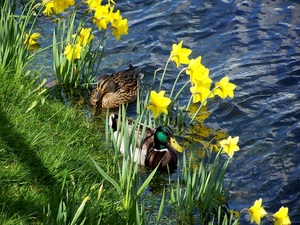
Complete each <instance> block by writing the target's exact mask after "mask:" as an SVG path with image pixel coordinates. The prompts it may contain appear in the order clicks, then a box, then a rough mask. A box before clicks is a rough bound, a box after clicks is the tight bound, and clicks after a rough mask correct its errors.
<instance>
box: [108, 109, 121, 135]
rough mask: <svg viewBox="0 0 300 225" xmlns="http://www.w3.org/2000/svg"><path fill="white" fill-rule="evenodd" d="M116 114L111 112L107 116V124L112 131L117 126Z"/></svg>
mask: <svg viewBox="0 0 300 225" xmlns="http://www.w3.org/2000/svg"><path fill="white" fill-rule="evenodd" d="M118 117H119V116H118V114H115V113H112V114H111V115H110V116H109V126H110V127H111V128H112V130H113V131H116V130H117V126H118Z"/></svg>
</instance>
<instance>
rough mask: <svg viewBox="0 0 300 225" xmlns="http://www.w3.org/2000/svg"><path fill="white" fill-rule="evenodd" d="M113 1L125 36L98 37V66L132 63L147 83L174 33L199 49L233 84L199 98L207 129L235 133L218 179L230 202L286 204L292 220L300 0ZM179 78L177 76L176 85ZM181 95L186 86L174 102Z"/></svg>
mask: <svg viewBox="0 0 300 225" xmlns="http://www.w3.org/2000/svg"><path fill="white" fill-rule="evenodd" d="M116 2H117V6H116V7H117V8H118V9H120V10H121V12H122V15H123V17H125V18H127V19H128V21H129V34H128V35H127V36H122V37H121V40H120V41H118V42H116V41H115V40H114V38H108V39H107V40H106V42H105V46H106V56H105V57H104V59H103V62H102V64H101V65H102V70H103V73H110V72H115V71H118V70H123V69H126V68H127V67H128V64H133V65H139V66H141V68H142V72H143V73H144V74H145V78H144V79H149V80H151V79H152V75H153V71H154V70H156V69H157V68H159V67H163V66H164V64H165V62H166V60H167V58H168V56H169V54H170V50H171V46H172V44H173V43H179V41H181V40H183V42H184V46H185V47H188V48H190V49H192V50H193V53H192V57H193V58H196V57H198V56H199V55H201V56H202V62H203V64H204V65H205V66H206V67H207V68H209V69H210V76H211V78H212V79H213V80H214V81H219V80H220V79H221V78H222V77H223V76H225V75H227V76H228V77H229V78H230V80H231V82H233V83H234V84H236V85H237V88H236V90H235V97H234V98H233V99H226V100H223V101H216V100H213V101H212V103H211V104H210V103H209V104H208V105H207V109H208V110H210V112H211V115H210V116H209V118H207V119H206V120H205V121H204V124H205V127H206V128H208V129H211V130H215V131H216V130H218V131H220V130H221V133H225V134H226V135H231V136H239V137H240V142H239V146H240V148H241V150H240V151H239V152H237V153H236V154H235V155H234V158H233V160H232V161H231V163H230V164H229V166H228V171H227V177H226V178H227V179H228V180H231V181H232V182H233V185H232V188H231V198H230V202H229V205H230V207H231V208H233V209H236V210H242V209H243V208H245V207H250V206H251V205H252V204H253V202H254V201H255V200H257V199H259V198H263V205H264V207H265V209H266V211H267V212H270V213H275V212H276V211H277V210H278V209H279V208H280V207H281V206H282V205H283V206H286V207H289V215H290V217H291V221H292V223H293V224H297V223H298V224H300V87H299V81H300V39H299V37H300V2H299V1H298V0H244V1H242V0H223V1H222V0H205V1H203V0H185V1H184V0H153V1H144V0H130V1H122V0H120V1H116ZM46 32H47V31H46ZM51 32H52V31H51ZM51 35H52V33H51ZM177 73H178V70H177V68H176V67H175V66H171V67H170V70H169V71H168V73H167V78H166V82H165V83H164V86H163V89H165V90H167V92H168V91H169V89H170V87H171V86H172V82H173V81H174V78H175V76H176V75H177ZM187 79H188V77H187V76H183V77H182V79H181V80H180V82H179V86H180V84H183V83H184V82H185V81H186V80H187ZM189 96H190V93H189V90H188V89H187V91H186V92H184V93H183V94H182V96H180V101H181V105H184V104H186V103H187V101H188V99H189ZM199 135H200V136H201V130H200V134H199ZM194 136H195V135H194ZM243 217H245V216H243ZM246 220H247V221H248V220H249V218H247V217H246Z"/></svg>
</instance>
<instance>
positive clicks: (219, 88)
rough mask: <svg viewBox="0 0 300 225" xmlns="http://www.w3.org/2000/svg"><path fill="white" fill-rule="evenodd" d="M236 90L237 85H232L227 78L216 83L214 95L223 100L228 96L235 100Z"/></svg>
mask: <svg viewBox="0 0 300 225" xmlns="http://www.w3.org/2000/svg"><path fill="white" fill-rule="evenodd" d="M235 88H236V85H235V84H232V83H230V82H229V78H228V77H227V76H225V77H223V78H222V79H221V80H220V82H216V87H215V90H214V94H215V95H218V96H220V97H221V98H222V99H225V98H226V97H227V96H229V97H230V98H233V96H234V94H233V90H234V89H235Z"/></svg>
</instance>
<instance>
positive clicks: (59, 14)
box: [24, 0, 128, 88]
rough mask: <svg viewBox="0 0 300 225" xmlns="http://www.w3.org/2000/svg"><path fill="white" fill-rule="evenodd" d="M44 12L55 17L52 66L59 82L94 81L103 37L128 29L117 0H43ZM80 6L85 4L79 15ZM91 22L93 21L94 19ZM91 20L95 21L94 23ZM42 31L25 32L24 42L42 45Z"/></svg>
mask: <svg viewBox="0 0 300 225" xmlns="http://www.w3.org/2000/svg"><path fill="white" fill-rule="evenodd" d="M38 6H41V7H42V8H41V11H42V14H43V15H44V16H46V17H49V18H51V19H52V20H53V21H55V22H56V23H55V30H54V33H53V45H52V46H53V70H54V75H55V78H56V81H57V83H58V84H60V85H63V86H65V87H71V88H77V87H78V86H79V85H81V86H85V87H88V86H90V85H91V83H92V81H93V79H94V77H93V74H95V73H96V71H97V70H98V67H99V65H100V62H101V60H102V55H103V49H104V46H103V45H102V41H103V38H104V37H105V34H106V31H108V30H111V34H112V35H113V36H115V38H116V39H117V40H120V38H121V36H122V35H126V34H127V33H128V24H127V19H124V18H123V17H122V15H121V13H120V10H116V9H115V2H114V1H112V0H109V1H108V2H107V3H106V4H103V3H102V1H101V0H86V1H80V2H79V3H77V4H76V5H75V0H43V1H42V3H41V4H38V5H37V6H36V8H38ZM79 7H81V8H82V7H85V8H86V9H85V10H84V12H83V14H82V13H81V15H80V19H77V17H78V15H77V14H78V9H79ZM91 22H92V23H91ZM89 24H92V26H91V27H88V26H90V25H89ZM97 30H98V31H102V33H101V37H97V38H95V36H94V34H93V33H95V32H97ZM40 36H41V35H40V34H39V33H33V34H26V37H25V40H24V44H26V45H27V46H28V49H29V50H35V49H37V48H39V47H40V45H39V43H38V42H37V39H38V38H40Z"/></svg>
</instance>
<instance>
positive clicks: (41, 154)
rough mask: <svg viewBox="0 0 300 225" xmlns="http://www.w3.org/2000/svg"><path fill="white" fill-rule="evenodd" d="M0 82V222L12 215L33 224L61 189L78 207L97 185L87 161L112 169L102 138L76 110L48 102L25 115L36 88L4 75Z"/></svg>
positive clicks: (25, 80) (55, 202) (27, 81)
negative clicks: (0, 212) (24, 218)
mask: <svg viewBox="0 0 300 225" xmlns="http://www.w3.org/2000/svg"><path fill="white" fill-rule="evenodd" d="M0 80H1V84H2V85H1V88H0V102H1V110H0V123H1V127H0V137H1V138H0V159H1V162H0V166H1V168H2V169H1V170H0V180H1V186H0V191H1V194H0V196H1V197H0V198H1V201H0V202H1V210H2V214H1V216H0V218H1V219H0V221H1V220H2V221H3V220H4V219H5V218H11V217H12V216H14V215H15V216H16V215H17V216H18V217H20V218H23V217H27V216H28V215H31V216H32V218H36V219H37V220H38V219H40V218H41V217H42V209H43V206H45V205H47V204H48V203H50V206H51V207H53V208H56V206H57V205H58V204H59V203H60V200H61V199H63V198H65V195H66V193H65V192H66V191H68V193H69V196H72V195H74V197H77V198H78V203H80V202H81V201H82V199H83V198H84V193H85V194H90V193H89V191H90V190H89V189H91V187H92V186H95V185H96V186H97V184H98V183H101V182H102V180H101V179H99V177H98V176H97V174H96V170H95V168H94V167H93V165H92V163H91V160H90V157H93V158H94V159H96V160H97V161H98V163H99V162H100V163H101V162H102V163H103V166H104V168H105V169H109V167H111V166H112V165H109V164H108V165H107V163H106V159H107V158H109V156H108V155H107V154H106V153H105V152H104V151H101V150H103V149H104V147H103V145H102V144H101V143H102V141H101V138H104V134H102V133H100V131H99V129H97V128H96V127H94V126H93V125H91V124H90V123H89V122H88V121H87V119H85V118H84V117H83V116H82V115H81V114H80V112H78V111H77V110H76V109H73V108H70V107H66V106H65V105H64V104H62V103H60V102H58V101H54V100H52V99H51V98H48V99H47V100H46V102H45V103H44V104H43V105H42V104H40V105H37V106H36V107H35V108H34V109H33V110H31V111H29V112H27V113H26V111H27V109H28V107H29V106H30V104H31V103H32V102H33V101H35V99H36V95H35V94H30V93H31V91H32V89H34V88H35V87H36V86H37V84H36V83H35V82H32V80H31V79H29V78H28V77H23V78H21V79H19V78H18V79H16V77H15V76H11V75H10V74H5V73H1V75H0ZM80 195H81V196H80ZM1 224H3V223H1Z"/></svg>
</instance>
